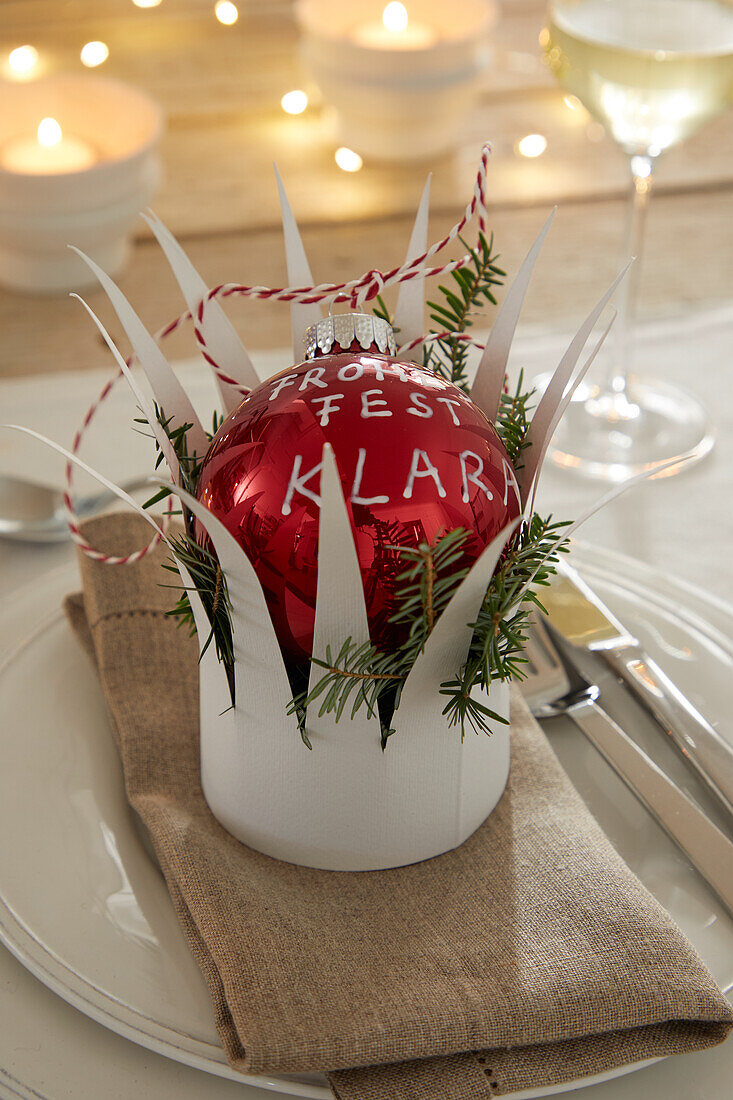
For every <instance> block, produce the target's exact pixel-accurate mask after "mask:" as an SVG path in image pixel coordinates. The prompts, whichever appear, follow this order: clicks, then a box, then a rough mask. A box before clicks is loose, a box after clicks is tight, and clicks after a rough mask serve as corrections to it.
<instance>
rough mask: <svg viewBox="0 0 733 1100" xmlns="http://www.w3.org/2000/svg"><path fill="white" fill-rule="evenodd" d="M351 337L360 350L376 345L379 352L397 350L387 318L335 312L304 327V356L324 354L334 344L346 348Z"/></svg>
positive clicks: (351, 340) (395, 352)
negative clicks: (308, 326) (385, 319)
mask: <svg viewBox="0 0 733 1100" xmlns="http://www.w3.org/2000/svg"><path fill="white" fill-rule="evenodd" d="M354 341H356V342H357V343H358V344H359V346H360V347H361V348H363V349H364V351H368V350H369V348H373V347H374V346H375V345H376V347H377V348H378V349H379V351H381V352H382V354H383V355H396V354H397V344H396V342H395V335H394V330H393V328H392V326H391V325H390V324H389V323H388V322H387V321H384V320H382V318H381V317H375V316H374V314H372V313H336V314H334V315H332V316H330V317H324V318H323V320H321V321H318V322H317V323H316V324H315V325H311V326H310V328H307V329H306V330H305V336H304V337H303V343H304V345H305V357H306V359H315V358H316V356H318V355H328V353H329V352H330V351H331V350H332V348H333V347H334V346H335V347H336V348H338V349H340V350H341V351H348V350H349V348H350V347H351V345H352V344H353V343H354Z"/></svg>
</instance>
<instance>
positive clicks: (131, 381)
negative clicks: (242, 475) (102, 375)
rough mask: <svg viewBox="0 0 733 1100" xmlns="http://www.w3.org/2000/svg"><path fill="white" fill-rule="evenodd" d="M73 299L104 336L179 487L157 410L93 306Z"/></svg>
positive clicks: (177, 471) (173, 457) (176, 466)
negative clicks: (141, 387)
mask: <svg viewBox="0 0 733 1100" xmlns="http://www.w3.org/2000/svg"><path fill="white" fill-rule="evenodd" d="M71 297H72V298H76V300H77V301H78V302H81V304H82V305H83V306H84V309H85V310H86V311H87V313H88V314H89V316H90V317H91V319H92V320H93V321H94V324H95V325H96V326H97V328H98V329H99V331H100V333H101V334H102V337H103V339H104V342H105V343H106V345H107V347H108V348H109V350H110V351H111V352H112V355H113V356H114V358H115V361H116V362H117V366H118V367H119V368H120V370H121V371H122V373H123V374H124V376H125V378H126V379H127V382H128V385H129V386H130V389H131V390H132V392H133V395H134V397H135V400H136V401H137V403H138V405H139V406H140V411H141V412H142V414H143V416H144V417H145V419H146V420H147V422H148V424H149V425H150V428H151V430H152V432H153V435H154V436H155V438H156V440H157V443H158V446H159V447H160V449H161V451H162V453H163V457H164V458H165V461H166V463H167V464H168V469H169V470H170V474H171V478H172V479H173V481H174V482H175V484H176V485H179V484H180V481H181V471H180V466H179V462H178V458H177V457H176V452H175V451H174V450H173V445H172V444H171V441H170V439H169V438H168V436H167V435H166V433H165V432H164V431H163V427H162V425H161V423H160V421H159V420H158V418H157V416H156V415H155V409H154V408H153V404H152V402H151V401H150V399H149V398H148V396H147V394H145V393H143V391H142V390H141V389H140V387H139V386H138V384H137V380H136V378H135V376H134V374H133V373H132V371H131V370H130V368H129V367H128V365H127V363H126V362H125V359H124V356H123V355H122V353H121V352H120V350H119V348H118V347H117V345H116V344H115V342H114V340H113V339H112V337H111V336H110V334H109V333H108V332H107V329H106V328H105V327H104V325H103V324H102V322H101V321H100V320H99V318H98V317H97V315H96V313H95V312H94V310H93V309H92V308H91V306H90V305H88V303H87V302H85V301H84V299H83V298H82V297H80V296H79V295H78V294H72V295H71Z"/></svg>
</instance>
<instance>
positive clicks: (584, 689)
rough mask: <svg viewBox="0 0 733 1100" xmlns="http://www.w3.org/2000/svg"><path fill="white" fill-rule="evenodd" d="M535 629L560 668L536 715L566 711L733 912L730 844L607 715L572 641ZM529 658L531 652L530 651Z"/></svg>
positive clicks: (538, 642) (537, 642) (535, 640)
mask: <svg viewBox="0 0 733 1100" xmlns="http://www.w3.org/2000/svg"><path fill="white" fill-rule="evenodd" d="M538 626H539V629H537V627H535V628H533V631H532V634H531V642H532V646H531V647H530V649H532V648H533V649H534V652H535V653H536V652H537V647H538V646H539V647H540V649H544V651H545V653H546V654H547V657H548V658H549V659H550V661H554V662H558V661H559V662H560V664H561V666H562V668H563V669H564V672H565V676H564V683H563V686H562V689H561V690H562V694H560V696H559V697H558V696H557V694H555V693H552V694H553V695H554V696H555V697H554V698H552V699H551V700H549V701H548V702H546V703H544V704H543V703H538V702H535V704H534V705H533V706H532V713H533V714H534V715H535V716H536V717H537V718H555V717H558V716H560V715H567V716H568V717H569V718H571V719H572V720H573V721H574V722H575V723H576V725H577V726H578V727H579V729H581V730H582V732H583V733H584V734H585V736H586V737H587V738H588V740H589V741H590V742H591V744H593V745H594V746H595V747H596V748H597V749H598V751H599V752H600V754H601V755H602V756H603V757H604V758H605V759H606V760H607V761H608V763H609V764H610V765H611V767H612V768H613V769H614V770H615V771H616V772H618V774H619V775H620V777H621V778H622V779H623V780H624V782H625V783H626V784H627V786H628V787H629V788H630V789H631V790H632V791H633V792H634V794H635V795H636V796H637V798H638V799H639V800H640V801H641V802H642V803H643V804H644V806H646V808H647V809H648V810H649V812H650V813H651V814H652V816H653V817H654V818H655V819H656V821H658V822H659V824H660V825H661V826H662V828H663V829H664V830H665V831H666V832H667V833H668V834H669V836H670V837H671V838H672V840H673V841H674V842H675V843H676V844H677V845H678V847H679V848H681V849H682V851H683V852H684V853H685V854H686V855H687V857H688V858H689V860H690V862H691V863H692V865H693V867H695V868H697V870H698V871H699V872H700V874H701V875H702V877H703V878H704V879H705V881H706V882H707V883H708V884H709V885H710V886H711V887H712V888H713V890H714V891H715V893H716V894H717V895H718V897H719V898H720V900H721V901H722V902H723V904H724V905H725V907H726V909H727V910H728V912H729V913H730V914H731V916H733V843H731V841H730V840H729V839H728V837H727V836H726V835H725V834H724V833H723V832H721V830H720V829H718V827H717V826H716V825H714V824H713V822H712V821H711V820H710V819H709V818H708V817H706V815H705V814H704V813H703V812H702V810H701V809H700V808H699V806H697V805H696V804H695V803H694V802H693V801H692V799H691V798H688V797H687V795H686V794H685V793H684V792H683V791H681V790H680V788H679V787H678V786H677V784H676V783H674V782H673V781H672V780H671V779H670V778H669V776H667V775H665V773H664V772H663V771H662V769H661V768H660V767H659V766H658V765H657V764H656V763H655V762H654V761H653V760H652V758H651V757H650V756H649V755H648V754H647V753H646V752H644V750H643V749H642V748H641V747H640V746H639V745H637V744H636V742H635V741H634V740H633V739H632V738H631V737H629V735H628V734H627V733H625V732H624V731H623V730H622V729H621V727H620V726H618V725H617V724H616V723H615V722H614V720H613V719H612V718H611V717H610V716H609V715H608V714H606V712H605V711H604V710H603V708H602V707H601V706H600V704H599V703H598V695H599V691H598V688H597V686H596V685H595V684H591V683H589V681H588V680H586V679H585V677H584V676H583V675H582V673H581V672H580V670H579V669H578V667H577V665H576V664H575V651H574V647H573V646H572V645H569V644H568V643H567V641H566V640H565V639H564V638H563V637H562V636H561V635H560V634H559V633H558V632H557V631H555V630H553V629H552V625H551V624H550V623H548V621H547V620H543V621H542V622H541V623H539V624H538ZM530 660H532V656H531V654H530Z"/></svg>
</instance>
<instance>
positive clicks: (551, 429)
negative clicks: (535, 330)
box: [524, 310, 618, 517]
mask: <svg viewBox="0 0 733 1100" xmlns="http://www.w3.org/2000/svg"><path fill="white" fill-rule="evenodd" d="M617 316H618V313H617V311H616V310H614V311H613V316H612V317H611V319H610V321H609V322H608V324H607V325H606V327H605V329H604V330H603V332H602V333H601V335H600V337H599V339H598V340H597V341H596V344H595V347H594V348H593V350H592V351H591V353H590V355H589V356H588V357H587V359H586V361H585V362H584V363H583V365H582V367H581V368H580V369H579V370H578V371H577V373H576V374H575V376H574V377H573V379H572V380H571V382H570V385H568V386H567V387H566V388H565V392H564V393H563V394H562V396H561V398H560V402H559V404H558V406H557V409H556V410H555V413H554V415H553V417H552V420H551V421H550V423H549V425H548V428H547V431H546V432H545V436H544V439H543V440H542V441H541V444H539V445H537V444H536V443H533V446H537V468H536V471H535V476H534V481H533V483H532V489H531V491H530V492H528V494H527V502H526V506H525V509H524V514H525V515H526V516H527V517H529V516H531V515H532V512H533V511H534V504H535V497H536V495H537V485H538V483H539V480H540V474H541V473H542V465H543V463H544V461H545V455H546V454H547V448H548V447H549V445H550V440H551V439H552V437H553V435H554V434H555V429H556V428H557V426H558V424H559V423H560V420H561V419H562V417H563V414H564V412H565V410H566V409H567V407H568V405H569V404H570V402H571V401H572V399H573V394H574V393H575V391H576V390H577V388H578V386H579V385H580V383H581V382H582V381H583V379H584V378H585V376H586V374H587V373H588V371H589V369H590V368H591V366H592V365H593V362H594V361H595V358H596V356H597V355H598V352H599V351H600V350H601V348H602V347H603V345H604V343H605V341H606V337H607V336H608V334H609V332H610V331H611V329H612V327H613V323H614V321H615V320H616V318H617ZM527 434H528V438H529V436H530V435H531V431H530V432H528V433H527Z"/></svg>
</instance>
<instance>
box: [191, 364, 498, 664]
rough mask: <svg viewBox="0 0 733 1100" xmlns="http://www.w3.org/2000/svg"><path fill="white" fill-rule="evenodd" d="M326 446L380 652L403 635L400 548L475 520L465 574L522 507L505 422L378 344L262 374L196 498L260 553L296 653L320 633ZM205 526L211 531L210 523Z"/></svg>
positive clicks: (280, 626)
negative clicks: (498, 425)
mask: <svg viewBox="0 0 733 1100" xmlns="http://www.w3.org/2000/svg"><path fill="white" fill-rule="evenodd" d="M325 442H329V443H330V444H331V445H332V447H333V450H334V454H335V456H336V460H337V463H338V468H339V471H340V474H341V485H342V488H343V492H344V497H345V499H346V500H347V502H348V508H349V512H350V517H351V524H352V529H353V532H354V540H355V544H356V548H357V553H358V557H359V563H360V565H361V571H362V578H363V581H364V593H365V599H366V607H367V614H368V618H369V625H370V631H371V637H372V641H373V642H374V643H375V644H376V645H378V646H380V648H386V649H389V648H391V647H393V646H394V645H395V644H396V643H398V642H399V641H400V640H401V637H402V635H401V633H400V631H401V629H402V628H400V629H399V630H398V629H397V628H396V627H395V626H394V625H392V624H390V623H389V622H388V620H389V618H390V616H391V615H392V614H394V611H395V581H396V578H397V577H398V576H399V574H400V573H402V572H404V570H405V568H406V565H405V561H404V559H403V558H402V557H401V555H400V554H399V553H398V552H396V551H394V550H391V549H389V547H390V546H394V545H404V546H413V547H415V546H417V545H418V544H419V543H421V542H424V541H432V540H433V539H435V538H436V536H437V535H439V534H440V533H441V532H442V533H444V532H446V531H450V530H453V529H455V528H457V527H464V528H467V529H468V530H469V531H470V532H471V533H472V535H471V538H470V539H469V540H468V542H467V545H466V552H465V556H464V560H463V561H462V562H460V563H459V564H458V565H457V566H456V569H457V568H460V567H461V566H462V565H470V564H471V563H472V562H473V561H474V560H475V559H476V558H477V557H478V556H479V554H480V553H481V551H482V549H483V548H484V547H485V546H486V545H487V544H488V543H489V542H490V541H491V540H492V539H493V538H494V537H495V536H496V535H497V534H498V533H499V531H500V530H501V529H502V528H503V527H504V526H506V524H507V523H508V522H510V521H511V520H512V519H514V518H515V517H516V516H518V515H519V511H520V498H519V491H518V489H517V484H516V479H515V477H514V472H513V470H512V467H511V464H510V462H509V460H508V458H507V455H506V451H505V449H504V446H503V444H502V443H501V440H500V439H499V436H498V435H497V432H496V430H495V428H494V427H493V425H492V424H490V423H489V421H488V420H487V419H486V417H485V416H484V415H483V414H482V413H481V412H480V411H479V409H478V408H477V407H476V406H475V405H474V404H473V403H472V402H471V401H470V399H469V398H468V397H466V395H465V394H464V393H462V392H461V391H460V390H459V389H457V388H456V387H455V386H453V385H451V384H450V383H449V382H446V381H444V380H443V379H441V378H439V377H437V376H436V375H435V374H434V373H433V372H432V371H430V370H426V369H424V368H423V367H418V366H416V365H414V364H412V363H403V362H400V361H398V360H396V359H394V358H391V357H390V356H389V355H384V354H380V353H379V352H378V351H377V350H376V345H375V349H374V350H373V351H372V350H370V351H363V350H362V349H361V348H360V347H359V346H358V345H356V344H353V345H352V348H351V350H349V351H346V352H344V351H338V352H337V353H336V354H327V355H320V356H319V357H317V358H315V359H310V360H307V361H306V362H304V363H300V364H298V365H297V366H294V367H292V368H290V369H289V370H287V371H284V372H283V373H281V374H279V375H277V376H276V377H275V378H272V379H269V380H268V381H267V382H264V383H263V384H262V385H261V386H259V387H258V388H257V389H255V390H253V391H252V393H250V394H249V395H248V396H247V397H246V398H245V399H244V401H243V402H242V404H241V405H240V406H239V408H238V409H236V410H235V411H234V412H233V413H232V414H231V415H230V416H229V418H228V419H227V420H226V421H225V422H224V424H223V425H222V427H221V428H220V430H219V432H218V433H217V435H216V437H215V438H214V440H213V442H212V445H211V448H210V450H209V452H208V454H207V456H206V459H205V461H204V464H203V467H202V471H201V476H200V479H199V485H198V497H199V499H200V500H201V501H203V502H204V503H205V504H206V506H207V507H208V508H209V509H210V510H211V511H212V512H213V513H214V514H215V515H216V516H217V517H218V518H219V519H220V520H221V521H222V522H223V523H224V525H225V526H226V527H227V528H228V530H229V531H230V532H231V534H232V535H233V536H234V538H235V539H236V540H237V542H238V543H239V544H240V546H241V547H242V549H243V550H244V551H245V553H246V554H247V556H248V557H249V559H250V561H251V562H252V564H253V566H254V568H255V571H256V573H257V576H258V578H259V580H260V583H261V584H262V588H263V591H264V593H265V598H266V600H267V604H268V607H269V609H270V613H271V615H272V620H273V624H274V626H275V630H276V633H277V636H278V638H279V641H280V644H281V647H282V649H283V652H284V653H285V654H286V655H287V656H288V657H290V658H292V659H293V660H295V661H303V660H304V659H307V658H308V657H309V656H310V653H311V648H312V642H313V626H314V619H315V605H316V586H317V580H318V519H319V506H318V491H319V474H320V463H321V454H322V449H323V444H324V443H325ZM196 535H197V538H201V539H205V537H206V536H205V533H204V532H203V531H202V530H201V529H200V528H198V527H197V531H196ZM326 583H328V578H326ZM342 640H343V639H334V642H335V643H338V642H340V641H342Z"/></svg>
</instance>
